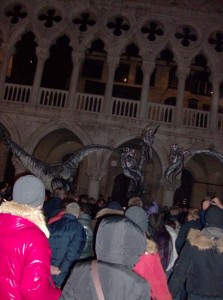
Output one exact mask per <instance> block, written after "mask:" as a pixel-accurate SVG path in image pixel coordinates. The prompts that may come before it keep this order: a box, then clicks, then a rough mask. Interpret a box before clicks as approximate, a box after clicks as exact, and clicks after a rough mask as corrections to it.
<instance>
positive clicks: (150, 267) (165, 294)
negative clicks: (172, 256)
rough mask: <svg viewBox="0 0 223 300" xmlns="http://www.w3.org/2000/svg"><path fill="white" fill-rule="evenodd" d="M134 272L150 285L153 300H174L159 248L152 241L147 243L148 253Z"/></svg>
mask: <svg viewBox="0 0 223 300" xmlns="http://www.w3.org/2000/svg"><path fill="white" fill-rule="evenodd" d="M133 271H134V272H136V273H137V274H139V275H140V276H141V277H143V278H145V279H146V281H147V282H148V283H149V286H150V289H151V298H152V299H153V300H172V296H171V294H170V292H169V289H168V286H167V278H166V274H165V272H164V270H163V267H162V265H161V262H160V257H159V254H158V252H157V247H156V245H155V243H154V242H153V241H152V240H149V241H148V242H147V252H146V253H145V254H143V255H142V256H141V257H140V259H139V261H138V262H137V264H136V265H135V266H134V268H133Z"/></svg>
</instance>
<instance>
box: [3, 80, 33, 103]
mask: <svg viewBox="0 0 223 300" xmlns="http://www.w3.org/2000/svg"><path fill="white" fill-rule="evenodd" d="M31 91H32V86H28V85H19V84H14V83H6V84H5V88H4V93H3V100H6V101H10V102H17V103H29V101H30V95H31Z"/></svg>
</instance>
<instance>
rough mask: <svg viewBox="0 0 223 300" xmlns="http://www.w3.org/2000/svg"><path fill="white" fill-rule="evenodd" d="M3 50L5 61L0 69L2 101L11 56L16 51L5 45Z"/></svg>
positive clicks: (0, 94) (0, 97) (0, 98)
mask: <svg viewBox="0 0 223 300" xmlns="http://www.w3.org/2000/svg"><path fill="white" fill-rule="evenodd" d="M1 49H2V52H3V60H2V64H1V68H0V100H2V98H3V96H4V95H3V91H4V85H5V79H6V75H7V70H8V65H9V60H10V58H11V56H12V55H13V54H14V51H15V49H14V48H13V47H12V46H10V45H8V44H5V43H3V44H2V45H1Z"/></svg>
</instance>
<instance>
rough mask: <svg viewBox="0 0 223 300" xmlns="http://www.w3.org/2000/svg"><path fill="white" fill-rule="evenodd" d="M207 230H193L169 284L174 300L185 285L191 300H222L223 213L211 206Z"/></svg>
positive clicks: (207, 218)
mask: <svg viewBox="0 0 223 300" xmlns="http://www.w3.org/2000/svg"><path fill="white" fill-rule="evenodd" d="M205 220H206V226H205V227H204V228H203V229H202V230H201V231H200V230H197V229H191V230H190V232H189V234H188V241H187V243H186V244H185V246H184V247H183V249H182V250H181V253H180V256H179V258H178V260H177V262H176V264H175V267H174V271H173V274H172V276H171V278H170V281H169V289H170V291H171V293H172V296H173V298H175V297H176V296H177V295H178V293H179V291H180V290H181V289H182V288H183V287H184V284H185V283H186V291H187V293H188V299H189V300H222V299H223V288H222V278H223V229H222V226H223V209H221V208H219V207H218V206H216V205H210V206H209V208H208V209H207V210H206V213H205Z"/></svg>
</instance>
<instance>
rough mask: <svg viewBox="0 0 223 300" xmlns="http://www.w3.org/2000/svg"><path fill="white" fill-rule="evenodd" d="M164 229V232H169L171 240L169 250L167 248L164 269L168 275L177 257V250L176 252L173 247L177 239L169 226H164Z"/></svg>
mask: <svg viewBox="0 0 223 300" xmlns="http://www.w3.org/2000/svg"><path fill="white" fill-rule="evenodd" d="M165 227H166V230H167V231H168V232H169V235H170V238H171V243H170V244H171V246H172V247H171V248H170V247H169V250H170V251H169V259H168V266H167V268H166V270H165V271H166V272H168V273H171V270H172V268H173V266H174V264H175V261H176V259H177V257H178V254H177V250H176V246H175V243H176V238H177V234H178V233H177V231H176V230H175V229H174V228H173V227H171V226H169V225H165Z"/></svg>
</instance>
